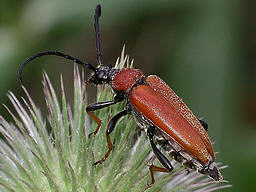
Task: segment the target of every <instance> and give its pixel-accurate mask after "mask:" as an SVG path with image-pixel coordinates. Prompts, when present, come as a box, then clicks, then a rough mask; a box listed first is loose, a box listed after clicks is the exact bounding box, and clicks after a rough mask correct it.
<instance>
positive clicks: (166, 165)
mask: <svg viewBox="0 0 256 192" xmlns="http://www.w3.org/2000/svg"><path fill="white" fill-rule="evenodd" d="M154 134H155V127H153V126H152V127H149V128H148V130H147V135H148V137H149V141H150V145H151V147H152V149H153V152H154V154H155V155H156V157H157V159H158V160H159V161H160V163H161V164H162V165H163V166H164V168H163V167H158V166H155V165H151V166H150V167H149V170H150V174H151V179H152V180H151V184H150V185H152V184H154V183H155V179H154V172H155V171H158V172H171V171H172V170H173V167H172V164H171V163H170V161H169V160H168V159H167V158H166V157H165V156H164V155H163V154H162V153H161V151H160V150H159V149H158V148H157V147H156V144H155V143H154V140H153V139H154Z"/></svg>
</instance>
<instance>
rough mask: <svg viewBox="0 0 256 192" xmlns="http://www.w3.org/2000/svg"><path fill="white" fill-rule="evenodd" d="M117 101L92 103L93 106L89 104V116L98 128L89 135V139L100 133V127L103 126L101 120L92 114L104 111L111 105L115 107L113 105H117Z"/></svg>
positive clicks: (87, 108) (87, 109)
mask: <svg viewBox="0 0 256 192" xmlns="http://www.w3.org/2000/svg"><path fill="white" fill-rule="evenodd" d="M116 103H117V101H115V100H114V101H103V102H98V103H92V104H89V105H88V106H87V107H86V112H87V114H88V115H89V116H90V117H91V118H92V119H93V120H94V121H95V122H96V123H97V125H98V126H97V128H96V130H95V131H94V132H92V133H90V134H89V137H90V136H91V135H92V134H94V135H96V134H97V133H98V131H99V130H100V126H101V120H100V119H99V118H98V117H97V116H96V115H94V114H93V113H92V111H96V110H99V109H103V108H105V107H108V106H110V105H113V104H116Z"/></svg>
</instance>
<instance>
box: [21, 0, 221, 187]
mask: <svg viewBox="0 0 256 192" xmlns="http://www.w3.org/2000/svg"><path fill="white" fill-rule="evenodd" d="M100 15H101V7H100V5H97V7H96V10H95V16H94V18H95V25H94V26H95V31H96V50H97V62H98V64H99V66H98V67H93V66H92V65H91V64H89V63H85V62H82V61H81V60H79V59H77V58H74V57H72V56H69V55H67V54H64V53H61V52H57V51H48V52H42V53H38V54H36V55H34V56H32V57H30V58H29V59H27V60H26V61H25V62H24V63H23V64H22V65H21V67H20V70H19V78H20V80H22V72H23V69H24V67H25V66H26V65H27V63H29V62H30V61H32V60H34V59H35V58H38V57H41V56H45V55H55V56H60V57H64V58H66V59H69V60H72V61H73V62H75V63H77V64H80V65H83V66H84V67H85V68H87V69H90V70H92V71H93V74H92V75H91V76H90V78H89V79H88V81H87V82H89V83H93V84H95V85H98V84H109V85H110V86H111V88H112V90H113V92H114V93H115V97H114V99H113V100H112V101H105V102H99V103H93V104H90V105H88V106H87V107H86V111H87V113H88V115H89V116H90V117H92V118H93V119H94V120H95V121H96V123H97V124H98V127H97V129H96V130H95V131H94V132H93V134H96V133H97V132H98V130H99V128H100V125H101V121H100V119H99V118H98V117H96V116H95V115H94V114H93V113H92V111H95V110H99V109H102V108H105V107H108V106H110V105H113V104H116V103H118V102H120V101H123V100H126V108H125V109H124V110H123V111H121V112H119V113H118V114H116V115H114V116H113V117H112V118H111V119H110V121H109V123H108V126H107V130H106V137H107V143H108V151H107V153H106V154H105V156H104V157H103V158H102V159H101V160H100V161H97V162H95V163H94V165H97V164H101V163H103V162H104V161H105V160H106V159H107V158H108V156H109V155H110V152H111V151H112V149H113V144H112V142H111V139H110V134H111V132H112V131H113V130H114V128H115V125H116V123H117V121H118V120H119V119H120V118H121V117H123V116H125V115H128V114H132V115H133V116H134V117H135V120H136V122H137V124H138V125H139V127H141V128H142V129H144V130H145V131H146V133H147V136H148V138H149V142H150V145H151V147H152V150H153V152H154V154H155V155H156V157H157V158H158V160H159V161H160V163H161V164H162V165H163V167H164V168H162V167H157V166H154V165H151V166H150V172H151V177H152V181H151V184H153V183H154V181H155V180H154V174H153V172H154V171H161V172H170V171H172V169H173V167H172V165H171V163H170V161H169V160H168V158H167V157H165V155H164V154H163V153H162V152H161V151H160V150H159V149H158V148H157V145H156V144H155V140H156V141H157V142H158V144H159V145H162V146H163V148H164V149H165V151H166V153H167V154H170V155H171V156H172V157H173V158H174V159H175V160H177V161H179V162H181V163H182V164H183V165H184V166H186V167H188V168H193V169H195V170H197V171H198V172H200V173H202V174H207V175H209V176H210V177H211V178H213V179H214V180H215V181H221V180H222V176H221V173H220V171H219V169H218V168H217V165H216V163H215V162H214V160H215V155H214V151H213V148H212V144H211V141H210V139H209V137H208V135H207V132H206V130H207V127H208V125H207V123H205V122H204V121H202V120H198V119H197V118H196V116H195V115H194V114H193V113H192V111H191V110H190V109H189V108H188V106H187V105H186V104H185V103H184V102H183V101H182V100H181V99H180V98H179V97H178V96H177V95H176V93H175V92H174V91H173V90H172V89H171V88H170V87H169V86H168V85H167V84H166V83H165V82H164V81H163V80H162V79H160V78H159V77H157V76H155V75H150V76H148V77H146V76H144V75H143V73H142V72H141V71H140V70H138V69H133V68H122V69H117V68H114V67H112V66H111V65H108V66H106V65H103V64H102V63H103V61H102V55H101V50H100V39H99V23H98V18H99V17H100ZM90 135H91V134H90ZM90 135H89V136H90ZM154 138H155V139H154Z"/></svg>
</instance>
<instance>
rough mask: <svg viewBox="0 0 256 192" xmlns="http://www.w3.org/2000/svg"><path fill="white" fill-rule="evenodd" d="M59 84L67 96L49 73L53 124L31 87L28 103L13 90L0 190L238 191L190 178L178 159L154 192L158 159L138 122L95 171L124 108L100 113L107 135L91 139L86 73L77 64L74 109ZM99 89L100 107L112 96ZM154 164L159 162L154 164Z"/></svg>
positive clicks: (125, 122) (129, 124) (0, 150)
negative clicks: (109, 128)
mask: <svg viewBox="0 0 256 192" xmlns="http://www.w3.org/2000/svg"><path fill="white" fill-rule="evenodd" d="M132 63H133V62H130V61H129V58H128V57H127V56H126V57H125V56H124V51H123V52H122V55H121V58H120V59H118V60H117V64H116V67H117V66H119V67H123V66H124V65H127V66H131V64H132ZM60 83H61V93H56V92H55V90H54V88H53V86H52V84H51V82H50V79H49V77H48V76H47V74H46V73H43V92H44V95H45V102H46V106H47V109H48V116H47V118H45V117H43V116H42V114H41V112H40V109H38V108H37V107H36V104H35V103H34V102H33V100H32V98H31V97H30V95H29V93H28V92H27V90H26V89H25V87H23V86H22V88H23V90H24V92H25V94H26V98H21V101H19V100H18V99H17V97H16V96H15V95H14V94H13V93H12V92H9V93H8V97H9V99H10V101H11V103H12V105H13V106H14V108H15V112H12V111H10V110H9V109H8V107H7V106H5V105H4V106H5V108H6V109H7V110H8V112H9V114H10V115H11V116H12V118H13V123H8V122H7V121H6V120H5V119H4V118H3V117H2V116H0V132H1V133H2V135H3V137H4V139H2V140H0V190H1V191H15V192H23V191H24V192H29V191H43V192H47V191H52V192H53V191H54V192H58V191H60V192H63V191H72V192H76V191H88V192H90V191H102V192H103V191H104V192H107V191H111V192H112V191H118V192H121V191H124V192H127V191H140V192H141V191H144V190H146V191H198V192H199V191H200V192H202V191H215V190H218V189H222V188H227V187H230V186H231V185H227V184H224V185H223V184H219V183H215V182H213V181H212V180H211V179H210V178H208V177H207V176H203V175H202V174H198V173H196V172H195V171H190V172H188V171H187V170H186V169H184V167H182V166H181V165H180V164H179V163H177V162H175V161H174V160H172V162H171V163H172V164H173V165H174V170H173V171H172V172H171V173H161V174H160V173H159V174H157V176H156V182H155V184H154V185H153V186H151V187H150V188H147V185H148V183H149V182H150V173H149V170H148V167H147V165H149V164H151V163H152V162H153V161H154V159H155V157H154V155H153V153H152V152H151V148H150V145H149V142H148V140H147V137H146V134H145V133H144V132H140V130H139V129H136V123H135V122H134V120H133V118H132V117H131V116H128V117H125V118H123V119H121V120H120V121H119V123H118V125H117V127H116V129H115V131H114V132H113V134H112V135H111V138H112V141H114V146H115V148H114V150H113V151H112V152H111V154H110V156H109V158H108V159H107V160H106V161H105V162H104V163H103V164H102V165H99V166H96V167H94V166H93V163H94V162H95V161H97V160H99V159H100V158H101V157H102V156H103V155H104V154H105V152H106V150H107V144H106V143H107V142H106V138H105V127H106V125H107V122H108V119H109V117H110V116H112V115H113V114H116V113H117V112H118V111H120V110H122V109H123V108H124V106H125V103H121V104H117V105H114V106H112V107H109V108H107V109H103V110H99V111H97V112H96V115H97V116H98V117H99V118H100V119H101V120H102V125H101V129H100V131H99V132H98V134H97V135H95V136H91V137H90V138H88V134H89V133H90V132H92V131H93V130H95V129H96V127H97V124H96V123H95V122H94V121H90V120H89V118H88V117H87V114H86V110H85V108H86V105H87V101H86V100H87V95H86V83H85V77H84V73H83V71H82V73H81V74H80V72H79V70H78V67H77V66H76V65H75V67H74V101H73V108H71V107H70V105H68V104H67V101H66V97H65V89H64V85H63V80H62V76H61V78H60ZM97 89H98V93H97V101H105V100H110V99H111V98H112V97H113V95H112V93H111V91H110V88H109V87H108V86H98V88H97ZM57 94H60V96H61V97H58V95H57ZM57 98H61V100H58V99H57ZM46 119H47V120H46ZM154 164H156V165H157V164H159V163H158V161H157V160H155V161H154ZM225 167H226V166H222V167H220V169H223V168H225ZM146 188H147V189H146Z"/></svg>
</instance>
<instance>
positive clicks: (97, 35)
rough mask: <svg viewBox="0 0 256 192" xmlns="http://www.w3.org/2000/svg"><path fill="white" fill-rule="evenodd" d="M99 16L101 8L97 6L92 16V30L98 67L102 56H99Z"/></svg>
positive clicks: (101, 62)
mask: <svg viewBox="0 0 256 192" xmlns="http://www.w3.org/2000/svg"><path fill="white" fill-rule="evenodd" d="M100 15H101V6H100V4H98V5H97V6H96V9H95V15H94V28H95V33H96V52H97V56H96V59H97V62H98V64H99V65H102V64H103V61H102V54H101V48H100V31H99V17H100Z"/></svg>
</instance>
